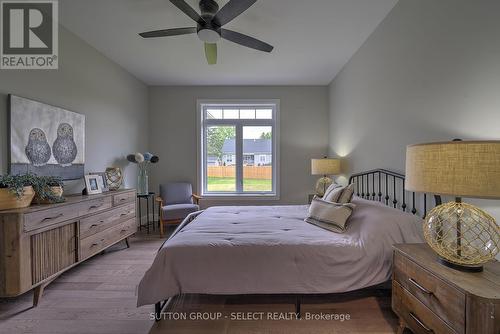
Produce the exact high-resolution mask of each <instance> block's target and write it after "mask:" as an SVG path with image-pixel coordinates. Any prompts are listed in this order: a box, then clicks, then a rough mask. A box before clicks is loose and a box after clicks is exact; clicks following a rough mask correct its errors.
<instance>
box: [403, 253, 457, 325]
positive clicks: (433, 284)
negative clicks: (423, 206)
mask: <svg viewBox="0 0 500 334" xmlns="http://www.w3.org/2000/svg"><path fill="white" fill-rule="evenodd" d="M394 266H395V267H394V280H396V281H397V282H398V283H399V284H401V286H403V287H404V288H405V289H406V290H407V291H409V292H410V293H411V294H412V295H413V296H414V297H415V298H417V299H418V300H419V301H420V302H422V303H423V304H424V305H425V306H427V307H428V308H429V309H430V310H431V311H432V312H434V313H435V314H436V315H438V316H439V317H440V318H441V319H443V320H444V321H445V322H446V323H447V324H448V325H449V326H451V327H452V328H453V329H454V330H455V331H457V332H458V333H464V327H465V295H464V294H463V293H462V292H460V291H459V290H457V289H455V288H454V287H452V286H450V285H449V284H447V283H446V282H444V281H443V280H441V279H439V278H437V277H436V276H434V275H433V274H431V273H430V272H429V271H427V270H425V269H424V268H422V267H421V266H419V265H418V264H416V263H414V262H413V261H412V260H410V259H408V258H406V257H404V256H402V255H401V254H399V253H398V252H395V254H394Z"/></svg>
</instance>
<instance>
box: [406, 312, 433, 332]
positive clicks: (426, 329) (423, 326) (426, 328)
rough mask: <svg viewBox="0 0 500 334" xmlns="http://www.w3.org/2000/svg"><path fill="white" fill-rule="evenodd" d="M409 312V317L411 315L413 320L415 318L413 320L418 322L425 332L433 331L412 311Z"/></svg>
mask: <svg viewBox="0 0 500 334" xmlns="http://www.w3.org/2000/svg"><path fill="white" fill-rule="evenodd" d="M409 314H410V317H412V318H413V320H415V322H416V323H417V324H419V326H420V327H422V328H423V329H424V330H425V331H426V332H427V333H434V331H433V330H432V329H430V328H429V327H427V326H426V325H425V324H424V323H423V322H422V321H421V320H420V319H419V318H418V317H417V316H416V315H415V314H413V312H410V313H409Z"/></svg>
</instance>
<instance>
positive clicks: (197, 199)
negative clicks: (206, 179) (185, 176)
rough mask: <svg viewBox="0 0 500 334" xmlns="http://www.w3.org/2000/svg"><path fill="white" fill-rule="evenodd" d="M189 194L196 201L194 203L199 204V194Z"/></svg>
mask: <svg viewBox="0 0 500 334" xmlns="http://www.w3.org/2000/svg"><path fill="white" fill-rule="evenodd" d="M191 196H192V197H193V199H194V201H195V202H196V204H200V199H201V196H198V195H196V194H192V195H191Z"/></svg>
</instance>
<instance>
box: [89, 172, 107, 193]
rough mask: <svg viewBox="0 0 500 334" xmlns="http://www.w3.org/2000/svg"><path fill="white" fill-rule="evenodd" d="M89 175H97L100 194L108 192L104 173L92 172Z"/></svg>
mask: <svg viewBox="0 0 500 334" xmlns="http://www.w3.org/2000/svg"><path fill="white" fill-rule="evenodd" d="M89 175H99V176H100V178H99V185H100V186H101V189H102V192H103V193H105V192H108V191H109V186H108V180H107V178H106V173H105V172H94V173H89Z"/></svg>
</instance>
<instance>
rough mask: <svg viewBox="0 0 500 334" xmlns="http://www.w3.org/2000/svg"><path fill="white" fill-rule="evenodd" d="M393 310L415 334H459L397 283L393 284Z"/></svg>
mask: <svg viewBox="0 0 500 334" xmlns="http://www.w3.org/2000/svg"><path fill="white" fill-rule="evenodd" d="M392 308H393V310H394V311H395V312H396V313H397V314H398V316H399V317H400V318H402V319H404V321H405V322H406V323H407V324H408V326H409V327H410V328H411V329H412V331H413V332H414V333H415V334H431V333H436V334H438V333H439V334H457V332H455V331H454V330H453V329H452V328H451V327H449V326H448V325H447V324H446V323H445V322H444V321H443V320H441V319H440V318H439V317H438V316H437V315H435V314H434V313H433V312H432V311H431V310H430V309H429V308H427V306H425V305H424V304H423V303H422V302H420V301H419V300H418V299H417V298H415V296H413V295H412V294H411V293H410V292H408V291H407V290H406V289H404V288H403V287H402V286H401V285H400V284H399V283H398V282H396V281H393V282H392Z"/></svg>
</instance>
